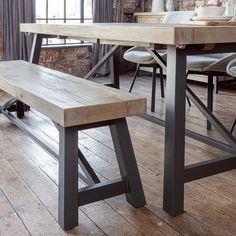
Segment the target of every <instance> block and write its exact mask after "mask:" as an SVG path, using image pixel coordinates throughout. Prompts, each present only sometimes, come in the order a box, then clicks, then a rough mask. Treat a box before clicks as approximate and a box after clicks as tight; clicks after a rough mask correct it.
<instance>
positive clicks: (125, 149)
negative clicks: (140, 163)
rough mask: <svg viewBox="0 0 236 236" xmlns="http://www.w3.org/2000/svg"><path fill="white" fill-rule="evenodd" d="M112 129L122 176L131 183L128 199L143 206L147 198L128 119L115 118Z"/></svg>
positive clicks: (134, 204)
mask: <svg viewBox="0 0 236 236" xmlns="http://www.w3.org/2000/svg"><path fill="white" fill-rule="evenodd" d="M110 131H111V135H112V139H113V143H114V147H115V152H116V155H117V161H118V165H119V169H120V173H121V177H122V178H123V179H126V180H127V181H128V183H129V188H130V192H129V193H127V194H126V199H127V201H128V202H129V203H130V204H131V205H132V206H134V207H136V208H138V207H143V206H144V205H145V204H146V200H145V196H144V192H143V187H142V183H141V179H140V176H139V171H138V167H137V163H136V160H135V155H134V150H133V147H132V142H131V139H130V135H129V130H128V126H127V123H126V119H125V118H123V119H119V120H115V122H114V124H113V125H110Z"/></svg>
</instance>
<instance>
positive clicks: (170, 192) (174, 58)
mask: <svg viewBox="0 0 236 236" xmlns="http://www.w3.org/2000/svg"><path fill="white" fill-rule="evenodd" d="M167 64H168V67H167V89H166V129H165V160H164V170H165V171H164V196H163V208H164V210H165V211H167V212H168V213H169V214H170V215H172V216H175V215H178V214H180V213H182V212H183V211H184V150H185V95H186V91H185V90H186V55H185V51H184V50H182V49H177V48H175V47H174V46H168V59H167Z"/></svg>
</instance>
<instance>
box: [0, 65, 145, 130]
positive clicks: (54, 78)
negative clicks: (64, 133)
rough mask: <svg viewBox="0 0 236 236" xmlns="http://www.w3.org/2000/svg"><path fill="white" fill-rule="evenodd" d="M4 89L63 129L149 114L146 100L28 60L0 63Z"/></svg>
mask: <svg viewBox="0 0 236 236" xmlns="http://www.w3.org/2000/svg"><path fill="white" fill-rule="evenodd" d="M0 89H2V90H4V91H5V92H7V93H9V94H10V95H12V96H13V97H16V98H17V99H19V100H20V101H22V102H24V103H26V104H28V105H29V106H31V107H33V108H35V109H37V110H38V111H39V112H41V113H43V114H44V115H46V116H47V117H49V118H51V119H52V120H53V121H55V122H56V123H58V124H60V125H61V126H63V127H69V126H74V125H81V124H88V123H94V122H98V121H104V120H111V119H117V118H123V117H127V116H132V115H137V114H141V113H143V112H145V110H146V100H145V99H144V98H142V97H139V96H136V95H131V94H128V93H126V92H122V91H119V90H117V89H114V88H110V87H107V86H104V85H101V84H97V83H94V82H91V81H88V80H84V79H81V78H77V77H75V76H72V75H68V74H65V73H62V72H57V71H53V70H51V69H47V68H45V67H42V66H38V65H34V64H31V63H28V62H25V61H10V62H1V63H0Z"/></svg>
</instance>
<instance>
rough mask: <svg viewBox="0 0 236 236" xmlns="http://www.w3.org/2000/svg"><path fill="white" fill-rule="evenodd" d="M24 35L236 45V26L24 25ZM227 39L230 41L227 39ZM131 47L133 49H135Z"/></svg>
mask: <svg viewBox="0 0 236 236" xmlns="http://www.w3.org/2000/svg"><path fill="white" fill-rule="evenodd" d="M20 30H21V32H25V33H38V34H44V35H55V36H66V37H71V38H83V39H88V40H90V39H92V40H94V39H96V40H97V42H100V41H102V40H105V41H106V43H109V41H112V43H111V44H114V43H115V42H116V44H117V45H122V44H123V43H124V42H129V43H130V42H132V43H133V44H135V45H137V44H138V43H141V44H144V43H150V44H167V45H191V44H209V43H234V42H236V26H227V27H225V26H215V27H212V26H205V25H203V26H202V25H189V24H138V23H132V24H131V23H91V24H74V25H73V24H21V26H20ZM226 36H227V37H226ZM132 43H130V45H132Z"/></svg>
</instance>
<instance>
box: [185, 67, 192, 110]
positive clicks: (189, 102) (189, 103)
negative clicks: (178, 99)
mask: <svg viewBox="0 0 236 236" xmlns="http://www.w3.org/2000/svg"><path fill="white" fill-rule="evenodd" d="M188 75H189V72H187V74H186V80H187V79H188ZM186 99H187V102H188V105H189V106H190V107H191V106H192V104H191V101H190V99H189V97H188V96H186Z"/></svg>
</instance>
